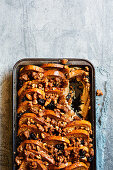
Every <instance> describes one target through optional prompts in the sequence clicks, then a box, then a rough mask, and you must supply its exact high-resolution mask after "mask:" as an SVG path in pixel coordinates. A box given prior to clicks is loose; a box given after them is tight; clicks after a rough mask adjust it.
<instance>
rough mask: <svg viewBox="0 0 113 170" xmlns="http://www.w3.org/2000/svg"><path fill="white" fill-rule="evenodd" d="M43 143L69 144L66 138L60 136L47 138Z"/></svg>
mask: <svg viewBox="0 0 113 170" xmlns="http://www.w3.org/2000/svg"><path fill="white" fill-rule="evenodd" d="M44 141H45V142H46V143H48V144H53V145H55V144H57V143H67V144H69V143H70V141H69V140H68V139H67V138H66V137H61V136H49V137H46V138H45V139H44Z"/></svg>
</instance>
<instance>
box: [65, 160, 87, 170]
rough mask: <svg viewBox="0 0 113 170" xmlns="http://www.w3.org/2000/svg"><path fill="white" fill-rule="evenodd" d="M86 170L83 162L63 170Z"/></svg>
mask: <svg viewBox="0 0 113 170" xmlns="http://www.w3.org/2000/svg"><path fill="white" fill-rule="evenodd" d="M74 169H75V170H88V167H87V165H86V164H85V163H83V162H76V163H74V164H72V165H71V166H69V167H68V168H65V170H74Z"/></svg>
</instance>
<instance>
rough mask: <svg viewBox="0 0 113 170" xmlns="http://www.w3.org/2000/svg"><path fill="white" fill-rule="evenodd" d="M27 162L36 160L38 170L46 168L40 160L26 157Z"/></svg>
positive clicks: (45, 169)
mask: <svg viewBox="0 0 113 170" xmlns="http://www.w3.org/2000/svg"><path fill="white" fill-rule="evenodd" d="M26 160H27V162H28V163H33V162H36V163H37V169H39V170H47V167H46V166H45V165H44V164H43V162H42V161H41V160H38V159H30V158H26Z"/></svg>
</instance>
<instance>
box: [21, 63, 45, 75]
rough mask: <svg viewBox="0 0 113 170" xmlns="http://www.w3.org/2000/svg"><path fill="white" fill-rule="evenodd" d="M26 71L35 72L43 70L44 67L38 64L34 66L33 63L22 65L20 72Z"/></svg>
mask: <svg viewBox="0 0 113 170" xmlns="http://www.w3.org/2000/svg"><path fill="white" fill-rule="evenodd" d="M26 71H35V72H42V73H43V72H44V69H43V68H41V67H39V66H35V65H27V66H24V67H22V68H21V69H20V74H21V73H23V72H26Z"/></svg>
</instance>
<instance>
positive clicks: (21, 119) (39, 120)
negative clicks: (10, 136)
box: [19, 113, 46, 127]
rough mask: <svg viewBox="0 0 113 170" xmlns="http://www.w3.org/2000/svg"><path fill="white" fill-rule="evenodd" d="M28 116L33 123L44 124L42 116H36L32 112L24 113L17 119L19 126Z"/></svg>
mask: <svg viewBox="0 0 113 170" xmlns="http://www.w3.org/2000/svg"><path fill="white" fill-rule="evenodd" d="M28 118H31V119H32V120H33V121H34V122H35V123H38V124H40V125H45V124H46V123H45V122H44V118H42V117H41V118H39V117H37V116H36V115H35V114H34V113H24V114H23V115H22V116H21V118H20V120H19V127H20V126H21V125H22V124H24V123H25V122H26V121H27V119H28Z"/></svg>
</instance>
